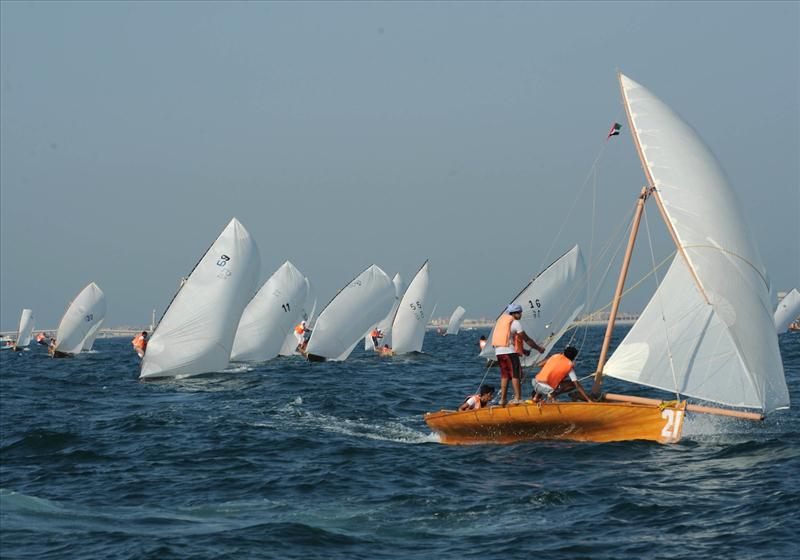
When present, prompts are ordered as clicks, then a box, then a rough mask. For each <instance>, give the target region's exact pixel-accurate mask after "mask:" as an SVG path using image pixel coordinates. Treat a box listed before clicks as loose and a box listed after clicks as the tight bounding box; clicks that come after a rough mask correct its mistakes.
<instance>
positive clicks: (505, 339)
mask: <svg viewBox="0 0 800 560" xmlns="http://www.w3.org/2000/svg"><path fill="white" fill-rule="evenodd" d="M513 322H514V317H512V316H511V315H509V314H508V313H504V314H503V315H502V316H501V317H500V318H499V319H498V320H497V323H495V325H494V332H493V333H492V346H494V347H495V348H503V347H506V346H510V345H511V344H510V343H509V342H510V341H509V338H511V323H513ZM514 351H515V352H516V353H517V354H519V355H520V356H521V355H522V353H523V347H522V337H521V336H519V334H515V335H514Z"/></svg>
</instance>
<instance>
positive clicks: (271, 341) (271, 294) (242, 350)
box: [231, 261, 309, 362]
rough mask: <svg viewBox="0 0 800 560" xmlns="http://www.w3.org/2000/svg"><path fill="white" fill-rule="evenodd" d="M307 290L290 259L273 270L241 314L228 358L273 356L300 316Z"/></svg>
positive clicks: (251, 359)
mask: <svg viewBox="0 0 800 560" xmlns="http://www.w3.org/2000/svg"><path fill="white" fill-rule="evenodd" d="M308 289H309V286H308V283H307V281H306V278H305V277H304V276H303V274H302V273H301V272H300V271H299V270H297V268H296V267H295V266H294V265H293V264H292V263H290V262H289V261H286V262H285V263H284V264H283V265H282V266H281V267H280V268H279V269H278V270H276V271H275V273H274V274H273V275H272V276H270V278H269V280H267V281H266V282H265V283H264V285H263V286H262V287H261V289H260V290H259V291H258V293H257V294H256V295H255V296H253V299H252V300H250V303H248V304H247V307H246V308H245V310H244V313H242V318H241V320H240V321H239V328H238V329H237V331H236V337H235V338H234V341H233V350H232V352H231V360H233V361H244V362H261V361H266V360H271V359H272V358H274V357H276V356H277V355H278V353H279V352H280V350H281V346H282V345H283V342H284V340H285V339H286V333H287V332H289V331H290V330H291V329H292V327H294V326H295V325H296V324H297V322H298V321H299V320H300V318H301V316H302V313H303V304H304V303H305V301H306V299H307V298H308Z"/></svg>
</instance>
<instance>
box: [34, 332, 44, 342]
mask: <svg viewBox="0 0 800 560" xmlns="http://www.w3.org/2000/svg"><path fill="white" fill-rule="evenodd" d="M45 338H46V337H45V336H44V333H39V334H37V335H36V342H41V341H43V340H44V339H45Z"/></svg>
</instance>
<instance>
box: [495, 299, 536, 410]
mask: <svg viewBox="0 0 800 560" xmlns="http://www.w3.org/2000/svg"><path fill="white" fill-rule="evenodd" d="M521 318H522V306H521V305H520V304H518V303H512V304H511V305H509V306H508V307H507V308H506V313H504V314H503V315H501V316H500V318H499V319H498V320H497V323H495V325H494V332H493V333H492V346H494V353H495V356H497V363H498V365H499V366H500V406H505V404H506V393H507V392H508V380H509V379H511V385H512V386H513V387H514V402H516V403H519V402H520V397H521V395H522V389H521V387H520V377H522V367H521V365H520V362H519V357H520V355H521V354H523V353H524V352H525V350H524V346H523V342H525V343H527V344H528V345H529V346H530V347H531V348H534V349H535V350H536V351H537V352H544V348H543V347H542V346H539V344H538V343H537V342H536V341H535V340H533V339H532V338H531V337H529V336H528V335H527V334H525V331H524V330H523V328H522V324H521V323H520V322H519V320H520V319H521Z"/></svg>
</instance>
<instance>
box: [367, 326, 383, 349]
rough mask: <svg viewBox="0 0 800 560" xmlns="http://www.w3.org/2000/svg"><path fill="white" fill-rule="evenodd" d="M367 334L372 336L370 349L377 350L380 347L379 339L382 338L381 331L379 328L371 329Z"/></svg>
mask: <svg viewBox="0 0 800 560" xmlns="http://www.w3.org/2000/svg"><path fill="white" fill-rule="evenodd" d="M369 336H370V337H372V349H373V350H375V351H377V350H379V349H380V347H381V345H380V341H381V339H382V338H383V331H382V330H381V329H372V332H371V333H369Z"/></svg>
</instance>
